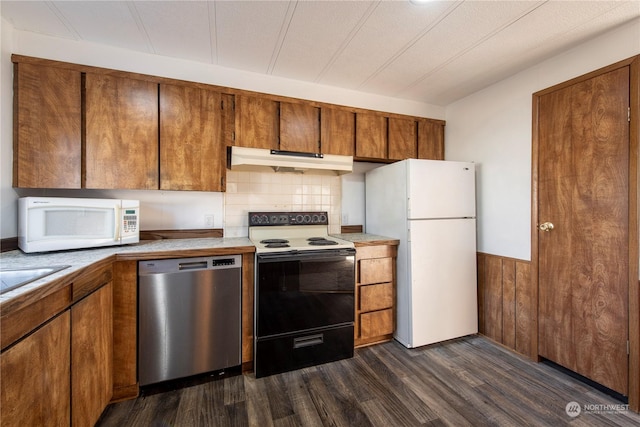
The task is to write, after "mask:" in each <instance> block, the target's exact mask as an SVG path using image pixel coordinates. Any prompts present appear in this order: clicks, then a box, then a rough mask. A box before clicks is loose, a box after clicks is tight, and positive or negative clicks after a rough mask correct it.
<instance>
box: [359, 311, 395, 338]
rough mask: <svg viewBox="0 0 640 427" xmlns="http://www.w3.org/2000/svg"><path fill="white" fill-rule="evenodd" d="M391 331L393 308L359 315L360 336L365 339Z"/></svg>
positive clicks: (390, 332)
mask: <svg viewBox="0 0 640 427" xmlns="http://www.w3.org/2000/svg"><path fill="white" fill-rule="evenodd" d="M392 333H393V309H391V308H388V309H386V310H380V311H374V312H371V313H363V314H361V315H360V338H361V339H366V338H371V337H377V336H381V335H388V334H392Z"/></svg>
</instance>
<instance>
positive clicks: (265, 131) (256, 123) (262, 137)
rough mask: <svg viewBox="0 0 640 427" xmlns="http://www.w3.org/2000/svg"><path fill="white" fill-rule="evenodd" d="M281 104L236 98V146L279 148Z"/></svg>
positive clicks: (263, 99) (266, 100) (264, 99)
mask: <svg viewBox="0 0 640 427" xmlns="http://www.w3.org/2000/svg"><path fill="white" fill-rule="evenodd" d="M278 104H279V103H278V102H277V101H272V100H270V99H267V98H260V97H252V96H246V95H237V96H236V123H235V124H236V142H235V143H236V145H238V146H240V147H252V148H267V149H275V150H277V149H278V148H279V144H278V135H279V134H280V130H279V124H280V118H279V105H278Z"/></svg>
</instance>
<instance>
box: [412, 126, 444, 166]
mask: <svg viewBox="0 0 640 427" xmlns="http://www.w3.org/2000/svg"><path fill="white" fill-rule="evenodd" d="M418 158H419V159H429V160H444V125H443V124H440V123H437V122H432V121H430V120H420V121H419V122H418Z"/></svg>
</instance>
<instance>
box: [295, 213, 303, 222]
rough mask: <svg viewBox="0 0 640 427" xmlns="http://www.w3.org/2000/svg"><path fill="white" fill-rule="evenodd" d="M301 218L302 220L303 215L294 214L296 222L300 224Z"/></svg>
mask: <svg viewBox="0 0 640 427" xmlns="http://www.w3.org/2000/svg"><path fill="white" fill-rule="evenodd" d="M303 220H304V217H303V216H302V215H296V222H297V223H298V224H301V223H302V221H303Z"/></svg>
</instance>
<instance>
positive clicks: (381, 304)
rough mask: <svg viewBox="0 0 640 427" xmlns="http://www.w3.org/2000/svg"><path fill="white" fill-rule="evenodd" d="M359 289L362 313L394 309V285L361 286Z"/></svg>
mask: <svg viewBox="0 0 640 427" xmlns="http://www.w3.org/2000/svg"><path fill="white" fill-rule="evenodd" d="M359 289H360V310H361V311H374V310H380V309H383V308H389V307H393V283H381V284H378V285H366V286H360V288H359Z"/></svg>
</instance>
